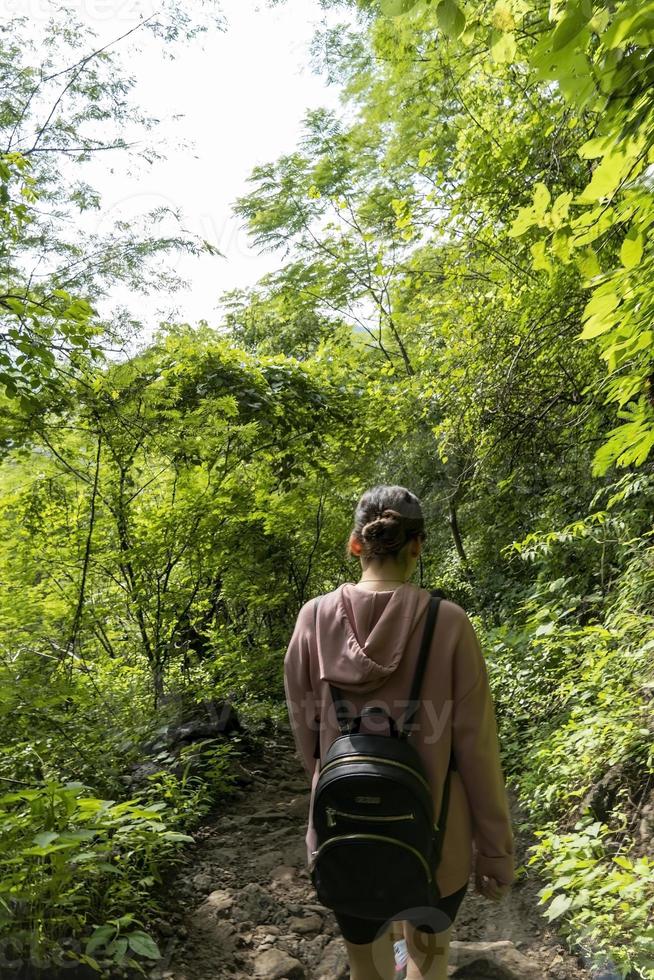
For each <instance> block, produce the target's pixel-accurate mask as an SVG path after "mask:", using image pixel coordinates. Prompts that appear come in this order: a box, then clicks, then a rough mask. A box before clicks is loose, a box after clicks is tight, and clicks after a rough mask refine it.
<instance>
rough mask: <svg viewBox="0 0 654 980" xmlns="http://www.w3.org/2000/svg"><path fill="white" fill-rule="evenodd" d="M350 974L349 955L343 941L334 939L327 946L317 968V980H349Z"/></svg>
mask: <svg viewBox="0 0 654 980" xmlns="http://www.w3.org/2000/svg"><path fill="white" fill-rule="evenodd" d="M348 974H349V967H348V960H347V953H346V951H345V945H344V943H343V940H342V939H332V941H331V942H329V943H327V945H326V946H325V948H324V950H323V953H322V957H321V959H320V962H319V964H318V966H317V967H316V976H315V980H347V977H348Z"/></svg>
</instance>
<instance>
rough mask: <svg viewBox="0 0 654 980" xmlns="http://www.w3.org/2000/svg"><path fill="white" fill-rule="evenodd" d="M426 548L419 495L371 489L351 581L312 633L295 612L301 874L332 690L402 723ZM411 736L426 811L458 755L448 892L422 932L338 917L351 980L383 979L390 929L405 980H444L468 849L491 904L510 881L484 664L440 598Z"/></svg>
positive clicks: (459, 619)
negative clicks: (399, 942)
mask: <svg viewBox="0 0 654 980" xmlns="http://www.w3.org/2000/svg"><path fill="white" fill-rule="evenodd" d="M424 540H425V528H424V519H423V514H422V509H421V506H420V501H419V500H418V498H417V497H416V496H415V495H414V494H413V493H411V491H409V490H406V489H405V488H404V487H398V486H377V487H373V489H372V490H369V491H368V492H367V493H365V494H364V495H363V496H362V497H361V499H360V501H359V503H358V505H357V508H356V512H355V517H354V528H353V530H352V532H351V534H350V538H349V541H348V554H349V555H353V556H356V557H358V558H359V559H360V562H361V569H362V575H361V578H360V580H359V582H358V583H356V584H355V583H352V582H346V583H345V584H343V585H340V586H339V587H338V588H337V589H335V590H334V591H333V592H329V593H327V594H326V595H325V596H323V597H322V599H321V601H320V605H319V608H318V614H317V619H316V623H315V626H314V603H313V600H311V601H309V602H307V603H305V605H304V606H303V607H302V609H301V610H300V613H299V615H298V619H297V623H296V626H295V630H294V632H293V636H292V637H291V641H290V644H289V647H288V651H287V653H286V657H285V659H284V683H285V690H286V700H287V705H288V709H289V718H290V721H291V727H292V730H293V734H294V737H295V742H296V746H297V749H298V754H299V756H300V759H301V760H302V763H303V765H304V767H305V768H306V770H307V772H308V774H309V776H310V777H311V780H312V782H311V789H312V792H311V806H310V810H309V824H308V828H307V836H306V844H307V860H308V864H309V865H310V864H311V855H312V852H313V851H314V850H315V847H316V836H315V831H314V829H313V825H312V809H313V791H314V787H315V784H316V782H317V779H318V774H319V767H320V760H319V759H318V758H317V755H318V750H319V755H320V757H321V758H324V756H325V754H326V752H327V750H328V748H329V746H330V745H331V743H332V741H333V740H334V739H335V738H336V737H337V736H338V735H339V734H340V732H339V730H338V726H337V723H336V719H335V713H334V710H333V707H332V702H331V695H330V691H329V684H333V685H335V686H336V687H338V688H340V689H341V690H342V691H343V692H344V693H345V694H346V696H347V699H348V702H349V705H350V707H351V710H354V711H355V713H358V712H359V711H360V710H361V709H362V708H363V707H364V706H365V705H366V704H368V703H370V702H371V701H374V703H375V704H377V705H383V706H384V707H385V708H386V710H387V711H388V713H389V714H390V715H392V717H393V718H394V719H395V720H396V721H397V720H399V719H400V718H401V716H402V715H403V713H404V711H405V709H406V699H407V698H408V696H409V691H410V688H411V679H412V677H413V672H414V670H415V665H416V659H417V655H418V650H419V645H420V638H421V635H422V629H423V626H424V622H425V615H426V608H427V605H428V603H429V599H430V593H429V592H428V591H427V590H426V589H421V588H418V587H417V586H416V585H413V584H412V583H411V582H410V581H409V579H410V578H411V576H412V575H413V573H414V571H415V568H416V563H417V561H418V558H419V556H420V552H421V549H422V545H423V542H424ZM317 733H319V737H318V739H317ZM410 740H411V742H412V744H413V745H414V747H415V748H416V750H417V751H418V753H419V755H420V757H421V760H422V762H423V764H424V766H425V769H426V771H427V774H428V776H429V782H430V786H431V788H432V796H433V800H434V813H435V814H438V813H439V810H440V795H441V787H442V786H443V781H444V778H445V774H446V772H447V768H448V763H449V759H450V750H451V749H453V751H454V757H455V760H456V769H455V771H453V772H452V775H451V784H450V799H449V805H448V810H447V820H446V827H445V836H444V842H443V850H442V857H441V861H440V864H439V865H438V868H437V869H436V872H435V873H436V880H437V883H438V886H439V893H440V894H441V895H442V896H444V897H443V898H442V899H441V901H440V902H439V904H438V907H437V911H435V912H434V913H433V915H431V916H430V922H429V923H426V922H425V921H424V920H422V921H414V920H411V921H406V920H404V921H402V922H401V923H400V922H399V921H397V922H394V921H393V920H390V921H388V922H377V921H370V920H364V919H355V918H352V917H349V916H342V915H339V914H337V915H336V921H337V923H338V926H339V928H340V930H341V933H342V935H343V939H344V940H345V944H346V948H347V952H348V957H349V960H350V980H392V978H393V977H394V975H395V965H394V956H393V938H394V934H395V935H397V934H398V929H400V935H401V934H402V932H403V934H404V937H405V939H406V942H407V948H408V954H409V959H408V963H407V974H406V976H407V980H419V978H423V980H444V978H445V977H446V976H447V959H448V947H449V942H450V935H451V929H452V923H453V922H454V919H455V916H456V914H457V911H458V908H459V906H460V904H461V901H462V899H463V896H464V894H465V892H466V889H467V886H468V879H469V877H470V874H471V872H472V870H473V843H474V845H475V865H474V871H475V887H476V890H477V891H478V892H479V893H480V894H482V895H484V896H485V897H486V898H489V899H492V900H499V899H501V898H502V897H503V896H504V895H505V894H506V892H507V891H508V888H509V886H510V885H511V883H512V882H513V878H514V856H513V834H512V829H511V818H510V814H509V807H508V801H507V796H506V791H505V787H504V778H503V774H502V769H501V765H500V758H499V748H498V741H497V730H496V725H495V713H494V708H493V702H492V698H491V694H490V690H489V686H488V676H487V672H486V665H485V662H484V658H483V655H482V652H481V649H480V647H479V643H478V641H477V637H476V635H475V632H474V629H473V627H472V624H471V623H470V620H469V619H468V617H467V616H466V614H465V612H464V611H463V609H461V607H460V606H457V605H456V604H455V603H453V602H449V601H447V600H442V601H441V603H440V608H439V612H438V619H437V621H436V627H435V629H434V635H433V639H432V644H431V648H430V653H429V660H428V662H427V667H426V670H425V674H424V679H423V686H422V693H421V698H420V704H419V707H418V710H417V712H416V715H415V717H414V723H413V733H412V735H411V738H410ZM317 743H318V744H317ZM434 923H435V924H436V925H434Z"/></svg>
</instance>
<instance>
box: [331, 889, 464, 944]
mask: <svg viewBox="0 0 654 980" xmlns="http://www.w3.org/2000/svg"><path fill="white" fill-rule="evenodd" d="M467 890H468V883H467V882H466V883H465V885H464V886H463V888H459V890H458V891H457V892H452V894H451V895H445V896H443V898H441V899H440V901H438V902H437V903H436V905H435V906H434V907H433V908H425V909H420V910H418V911H417V912H416V913H414V914H413V915H411V916H407V915H406V914H399V915H397V916H394V917H393V918H392V919H386V920H385V921H383V920H381V919H357V918H355V917H354V916H353V915H340V913H339V914H337V913H334V916H335V918H336V922H337V923H338V928H339V929H340V930H341V935H342V936H343V939H347V941H348V942H349V943H355V944H357V945H363V944H364V943H371V942H373V940H375V939H377V937H378V936H381V934H382V933H383V932H385V931H386V929H387V928H388V927H389V925H390V924H391V922H392V921H393V919H400V920H407V921H409V922H410V923H411V924H412V925H413V927H414V928H415V929H417V930H418V932H427V933H434V932H444V931H445V930H446V929H448V928H449V927H450V926H451V925H452V923H453V922H454V920H455V918H456V914H457V912H458V911H459V906H460V905H461V902H462V901H463V897H464V895H465V893H466V891H467Z"/></svg>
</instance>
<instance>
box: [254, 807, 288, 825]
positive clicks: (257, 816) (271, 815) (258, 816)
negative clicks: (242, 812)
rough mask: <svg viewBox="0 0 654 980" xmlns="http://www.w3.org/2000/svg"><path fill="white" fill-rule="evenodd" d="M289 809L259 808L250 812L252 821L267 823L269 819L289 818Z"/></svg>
mask: <svg viewBox="0 0 654 980" xmlns="http://www.w3.org/2000/svg"><path fill="white" fill-rule="evenodd" d="M288 819H289V814H288V811H287V810H257V811H256V812H255V813H252V814H250V823H267V821H268V820H288Z"/></svg>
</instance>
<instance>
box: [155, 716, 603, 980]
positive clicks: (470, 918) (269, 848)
mask: <svg viewBox="0 0 654 980" xmlns="http://www.w3.org/2000/svg"><path fill="white" fill-rule="evenodd" d="M255 765H256V768H254V766H255ZM246 767H247V770H248V772H249V776H250V778H251V779H252V782H251V783H250V784H249V785H248V786H246V787H245V788H244V789H242V790H240V791H239V792H238V793H237V795H236V796H235V797H234V798H233V799H231V800H230V801H229V802H228V803H226V804H225V813H224V814H223V815H220V816H218V817H217V818H216V819H214V821H213V822H212V823H211V824H208V825H206V826H205V827H203V828H202V829H201V830H200V831H199V832H198V833H196V835H195V837H196V845H195V846H192V847H191V848H190V849H189V851H188V852H187V856H186V859H185V864H184V865H182V867H181V868H180V869H179V870H178V871H177V873H176V876H175V877H174V879H173V880H172V881H171V883H170V885H169V887H168V889H167V892H168V897H167V898H166V904H167V906H168V907H167V910H166V916H165V921H162V922H161V923H160V927H159V930H160V934H159V940H160V946H161V949H162V951H163V953H164V959H163V961H162V963H161V964H159V965H158V967H157V968H156V970H154V971H153V972H152V973H151V977H152V978H156V980H222V978H225V980H227V978H231V980H246V978H248V980H250V978H260V980H284V978H285V980H347V978H348V976H349V973H348V968H347V957H346V955H345V947H344V944H343V942H342V940H341V939H340V934H339V932H338V929H337V926H336V922H335V920H334V918H333V916H332V914H331V912H329V911H328V910H327V909H325V908H324V907H323V906H322V905H320V904H318V903H317V901H316V897H315V893H314V891H313V888H312V885H311V881H310V879H309V875H308V872H307V870H306V850H305V844H304V836H305V832H306V820H307V814H308V805H309V793H308V781H307V779H306V777H305V774H304V771H303V770H302V768H301V766H300V764H299V762H298V761H297V759H296V757H295V754H294V746H293V743H292V739H291V736H290V734H288V733H277V734H275V735H274V736H273V737H269V738H267V739H265V740H264V749H263V754H262V756H261V757H260V759H259V761H258V762H257V763H255V762H253V761H252V760H250V761H249V763H246ZM517 844H518V850H519V853H518V860H519V861H520V862H521V861H522V860H523V854H522V853H521V851H522V850H523V847H524V844H523V842H521V841H520V839H519V838H518V840H517ZM539 887H540V884H539V882H538V881H537V880H535V879H534V877H533V875H530V876H529V877H528V878H527V879H523V880H522V881H521V882H520V884H516V885H514V887H513V889H512V891H511V894H510V895H509V896H508V897H507V898H506V899H505V900H504V901H503V902H502V903H500V904H494V903H491V902H489V901H487V900H485V899H483V898H481V897H480V896H479V895H476V894H474V892H473V890H472V883H471V887H470V889H469V891H468V894H467V895H466V898H465V899H464V902H463V905H462V906H461V909H460V912H459V916H458V918H457V922H456V924H455V927H454V935H453V939H454V942H453V943H452V952H451V957H450V962H451V964H452V965H451V966H450V968H449V970H450V974H451V975H452V976H453V977H456V978H467V980H584V978H585V980H588V978H589V977H590V974H589V973H588V972H587V971H586V970H585V969H584V968H583V966H582V964H581V961H580V960H578V959H577V958H576V957H574V956H570V955H569V954H567V953H566V951H565V949H564V947H563V946H562V945H561V944H560V943H559V942H558V941H557V939H556V937H555V935H553V933H552V932H551V930H550V929H549V928H548V924H547V922H546V921H545V920H544V919H543V917H542V916H541V914H540V912H539V911H537V898H536V892H537V891H538V888H539Z"/></svg>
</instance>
